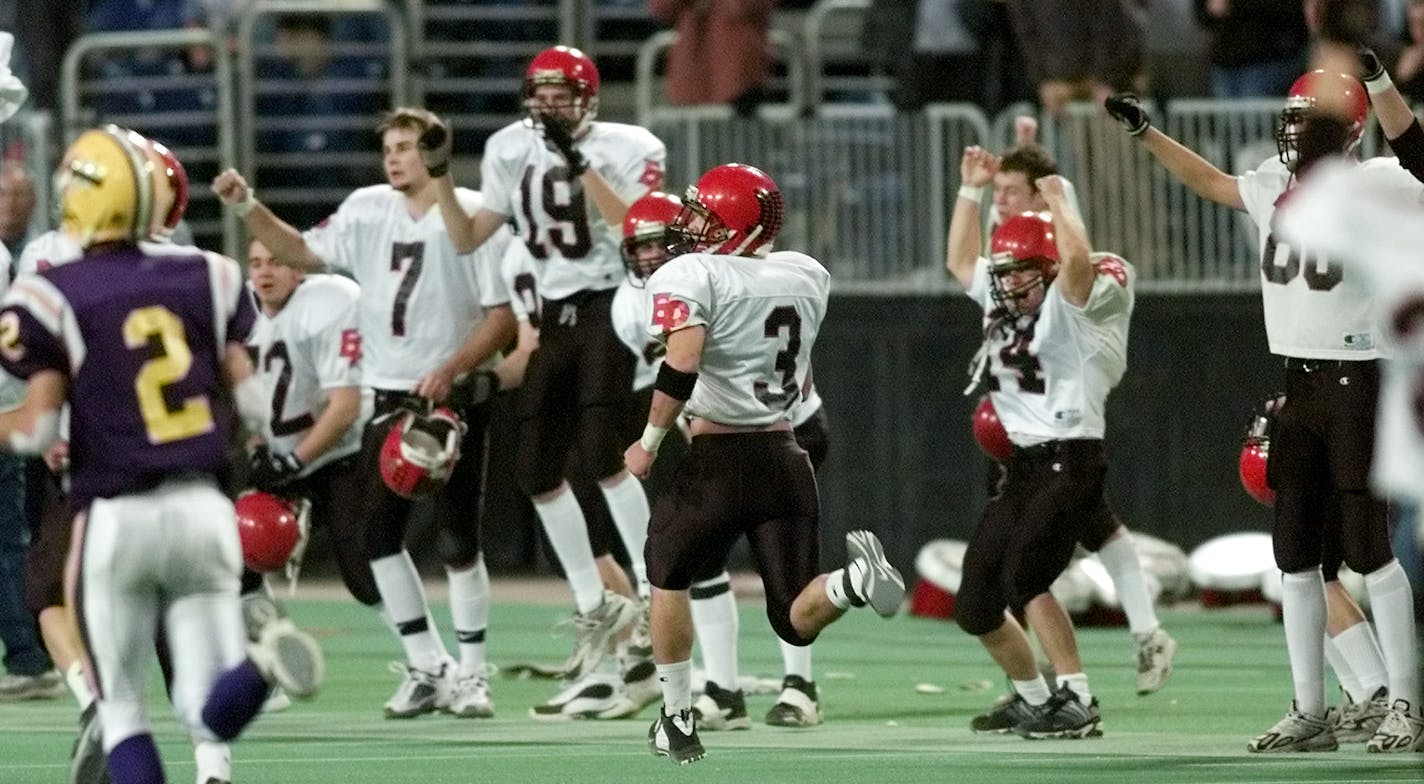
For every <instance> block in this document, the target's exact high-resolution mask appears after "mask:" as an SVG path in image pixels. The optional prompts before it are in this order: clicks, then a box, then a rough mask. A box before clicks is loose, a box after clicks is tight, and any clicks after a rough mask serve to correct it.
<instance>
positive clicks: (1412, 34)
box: [1394, 0, 1424, 104]
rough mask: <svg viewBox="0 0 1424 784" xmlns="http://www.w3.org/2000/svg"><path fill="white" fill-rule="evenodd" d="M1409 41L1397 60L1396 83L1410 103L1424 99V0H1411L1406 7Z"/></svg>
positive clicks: (1395, 69)
mask: <svg viewBox="0 0 1424 784" xmlns="http://www.w3.org/2000/svg"><path fill="white" fill-rule="evenodd" d="M1404 14H1405V30H1407V31H1408V34H1409V41H1408V43H1407V44H1406V45H1405V47H1404V50H1403V51H1401V52H1400V53H1399V59H1398V60H1396V61H1395V66H1394V83H1395V84H1396V85H1397V86H1398V87H1399V92H1400V93H1401V94H1403V95H1404V100H1405V101H1407V102H1409V103H1410V104H1415V103H1419V102H1420V101H1424V0H1409V5H1408V6H1406V7H1405V9H1404Z"/></svg>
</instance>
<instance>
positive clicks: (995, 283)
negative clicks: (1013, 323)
mask: <svg viewBox="0 0 1424 784" xmlns="http://www.w3.org/2000/svg"><path fill="white" fill-rule="evenodd" d="M1023 271H1031V272H1032V271H1036V272H1038V274H1037V275H1035V276H1032V277H1030V278H1028V279H1022V278H1018V279H1015V280H1010V278H1011V276H1014V275H1015V274H1016V273H1019V272H1023ZM1057 275H1058V243H1057V242H1056V241H1055V239H1054V232H1053V221H1052V219H1050V218H1049V217H1048V215H1047V214H1046V213H1039V212H1025V213H1022V214H1019V215H1013V216H1011V217H1009V218H1008V219H1007V220H1005V221H1004V222H1003V223H1001V224H999V228H997V229H995V230H994V238H993V239H992V240H991V241H990V243H989V283H990V293H991V295H992V297H993V299H994V304H995V305H996V306H998V307H999V308H1001V309H1003V310H1005V311H1007V312H1008V313H1010V314H1013V315H1018V314H1019V313H1021V312H1022V311H1021V310H1020V308H1019V300H1021V299H1023V298H1024V297H1025V296H1026V295H1027V294H1028V293H1029V291H1031V290H1032V289H1033V288H1034V287H1035V286H1038V285H1040V284H1041V285H1042V286H1043V287H1044V288H1047V287H1048V284H1050V283H1052V282H1053V279H1054V277H1056V276H1057Z"/></svg>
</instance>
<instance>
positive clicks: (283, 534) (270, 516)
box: [234, 490, 303, 572]
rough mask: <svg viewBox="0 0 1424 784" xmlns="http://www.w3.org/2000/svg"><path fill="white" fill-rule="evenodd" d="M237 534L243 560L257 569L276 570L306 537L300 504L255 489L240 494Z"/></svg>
mask: <svg viewBox="0 0 1424 784" xmlns="http://www.w3.org/2000/svg"><path fill="white" fill-rule="evenodd" d="M234 506H235V507H236V508H237V535H238V538H239V539H241V540H242V562H243V563H244V564H246V565H247V568H248V569H251V570H252V571H254V572H275V571H277V570H278V569H281V568H282V567H283V566H284V565H286V563H287V561H288V560H290V559H291V557H292V553H293V552H294V551H295V550H296V549H297V545H298V544H299V543H300V542H301V540H302V538H303V532H302V525H301V520H300V515H299V514H298V510H297V506H296V504H294V503H292V502H291V501H288V500H286V499H284V498H278V497H277V496H275V495H272V494H271V493H264V492H261V491H260V490H253V491H250V492H247V493H243V494H242V495H240V496H238V498H237V503H236V504H235V505H234Z"/></svg>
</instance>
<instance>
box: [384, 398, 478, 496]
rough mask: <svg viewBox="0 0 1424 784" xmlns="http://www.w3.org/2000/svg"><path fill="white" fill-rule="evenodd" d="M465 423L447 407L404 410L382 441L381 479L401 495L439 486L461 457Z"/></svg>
mask: <svg viewBox="0 0 1424 784" xmlns="http://www.w3.org/2000/svg"><path fill="white" fill-rule="evenodd" d="M464 431H465V426H464V424H463V423H461V422H460V417H459V416H458V415H457V414H456V413H455V412H454V411H451V410H450V409H448V408H437V409H435V411H433V412H432V413H430V414H419V413H416V412H414V411H402V412H401V413H400V414H399V415H398V416H396V417H395V421H394V422H393V423H392V424H391V429H390V432H389V433H387V434H386V440H385V443H383V444H382V445H381V479H382V480H384V481H385V483H386V487H389V488H390V489H391V492H393V493H395V494H396V495H398V496H400V497H402V498H419V497H421V496H425V495H429V494H431V493H433V492H435V491H436V490H439V489H440V488H441V487H443V486H444V485H445V483H446V482H447V481H449V479H450V472H451V471H453V470H454V469H455V462H456V461H458V460H459V459H460V438H461V436H463V435H464Z"/></svg>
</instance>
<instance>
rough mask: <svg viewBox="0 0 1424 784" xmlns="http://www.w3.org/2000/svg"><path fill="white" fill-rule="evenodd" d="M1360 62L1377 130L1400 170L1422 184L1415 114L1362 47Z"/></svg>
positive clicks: (1423, 162) (1423, 152)
mask: <svg viewBox="0 0 1424 784" xmlns="http://www.w3.org/2000/svg"><path fill="white" fill-rule="evenodd" d="M1359 59H1360V73H1361V74H1362V75H1363V78H1364V82H1365V90H1366V92H1368V93H1369V94H1370V106H1371V108H1373V109H1374V110H1375V116H1376V117H1378V118H1379V124H1380V130H1382V131H1384V137H1385V140H1386V141H1387V142H1389V148H1390V149H1391V150H1393V151H1394V154H1395V155H1396V156H1398V157H1399V165H1400V166H1403V167H1404V168H1405V169H1408V170H1409V173H1410V174H1412V175H1414V179H1416V180H1419V181H1421V182H1424V129H1420V127H1419V120H1418V119H1417V118H1416V117H1415V116H1414V111H1413V110H1411V109H1410V108H1409V104H1408V103H1407V102H1406V101H1405V100H1404V96H1403V95H1401V94H1400V92H1399V88H1397V87H1395V86H1394V80H1392V79H1390V78H1389V72H1388V71H1386V70H1385V69H1384V64H1383V63H1381V62H1380V59H1379V57H1377V56H1375V53H1374V51H1373V50H1371V49H1368V48H1365V47H1361V48H1360V50H1359Z"/></svg>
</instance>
